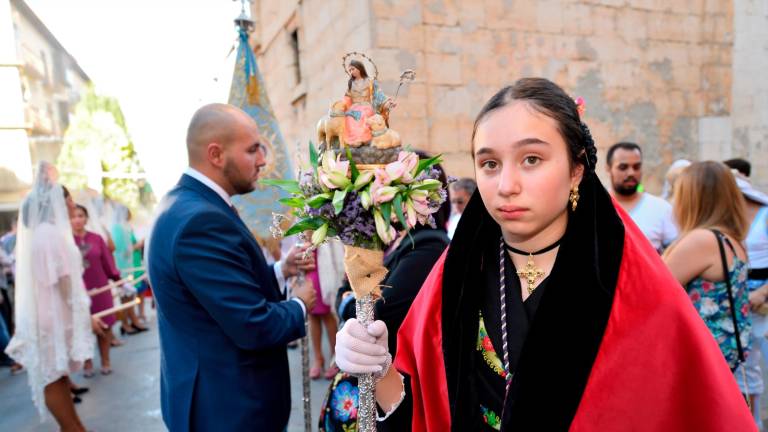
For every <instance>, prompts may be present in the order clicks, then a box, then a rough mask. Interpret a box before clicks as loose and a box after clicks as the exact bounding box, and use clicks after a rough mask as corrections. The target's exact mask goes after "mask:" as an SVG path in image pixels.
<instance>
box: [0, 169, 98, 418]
mask: <svg viewBox="0 0 768 432" xmlns="http://www.w3.org/2000/svg"><path fill="white" fill-rule="evenodd" d="M82 273H83V267H82V256H81V254H80V251H79V250H78V249H77V247H76V246H75V243H74V240H73V237H72V231H71V228H70V222H69V215H68V209H67V204H66V201H65V198H64V192H63V189H62V187H61V185H59V184H58V183H56V171H55V168H54V167H53V166H52V165H50V164H49V163H47V162H41V163H40V165H39V166H38V170H37V177H36V179H35V183H34V185H33V187H32V191H31V192H30V193H29V195H27V197H26V198H25V199H24V202H23V203H22V206H21V211H20V213H19V223H18V239H17V241H16V308H15V319H16V332H15V334H14V336H13V338H12V339H11V341H10V343H9V344H8V347H7V349H6V352H7V353H8V354H9V355H10V356H11V357H12V358H13V359H14V360H16V361H18V362H19V363H21V364H23V365H24V367H25V368H26V369H27V377H28V379H29V386H30V388H31V390H32V400H33V402H34V403H35V406H36V407H37V409H38V411H39V413H40V417H41V420H45V419H46V418H47V412H46V410H45V407H46V406H47V407H48V409H49V410H50V411H51V413H52V414H53V415H54V417H55V418H56V421H57V422H58V423H59V425H60V426H61V428H62V430H84V428H83V426H82V424H81V423H80V419H79V418H78V416H77V413H76V411H75V408H74V405H73V403H72V397H71V396H70V393H69V392H70V388H69V378H68V375H69V374H70V373H71V372H74V371H76V370H78V369H79V368H80V367H81V366H82V363H83V362H84V361H85V360H86V359H88V358H91V357H93V335H92V334H91V331H92V320H91V314H90V298H89V297H88V295H87V294H86V291H85V287H84V286H83V279H82Z"/></svg>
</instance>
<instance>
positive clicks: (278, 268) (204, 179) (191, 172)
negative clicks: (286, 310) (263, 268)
mask: <svg viewBox="0 0 768 432" xmlns="http://www.w3.org/2000/svg"><path fill="white" fill-rule="evenodd" d="M184 174H186V175H188V176H190V177H192V178H193V179H195V180H197V181H199V182H200V183H202V184H204V185H206V186H207V187H208V188H209V189H211V190H212V191H214V192H216V194H217V195H218V196H220V197H221V199H223V200H224V202H225V203H227V205H228V206H230V207H234V205H233V204H232V197H230V196H229V194H228V193H227V191H225V190H224V188H223V187H221V186H220V185H219V184H218V183H216V182H215V181H213V180H211V179H210V178H209V177H208V176H206V175H205V174H203V173H201V172H200V171H198V170H196V169H194V168H192V167H187V169H186V170H185V171H184ZM272 269H273V270H274V272H275V279H277V285H278V286H279V288H280V293H281V294H285V286H286V283H285V276H283V261H282V260H280V261H277V262H276V263H275V264H274V265H273V266H272ZM291 300H295V301H296V302H298V303H299V304H300V305H301V310H302V311H304V316H306V315H307V306H306V305H305V304H304V302H303V301H301V299H299V298H297V297H293V298H292V299H291Z"/></svg>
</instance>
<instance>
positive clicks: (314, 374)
mask: <svg viewBox="0 0 768 432" xmlns="http://www.w3.org/2000/svg"><path fill="white" fill-rule="evenodd" d="M322 374H323V368H321V367H320V366H313V367H312V369H310V370H309V377H310V378H311V379H313V380H318V379H320V375H322Z"/></svg>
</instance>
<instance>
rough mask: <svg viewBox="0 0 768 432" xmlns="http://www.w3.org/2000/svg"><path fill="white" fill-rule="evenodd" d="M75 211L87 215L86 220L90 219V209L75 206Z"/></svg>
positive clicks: (78, 205)
mask: <svg viewBox="0 0 768 432" xmlns="http://www.w3.org/2000/svg"><path fill="white" fill-rule="evenodd" d="M75 210H80V211H82V212H83V213H84V214H85V218H86V219H88V218H90V216H88V209H87V208H85V206H84V205H80V204H75Z"/></svg>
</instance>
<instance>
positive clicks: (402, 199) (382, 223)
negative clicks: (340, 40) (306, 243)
mask: <svg viewBox="0 0 768 432" xmlns="http://www.w3.org/2000/svg"><path fill="white" fill-rule="evenodd" d="M328 147H329V146H328ZM309 161H310V165H311V166H310V167H309V169H307V170H305V171H302V172H300V173H299V176H298V178H299V180H262V181H261V183H262V184H265V185H271V186H276V187H279V188H281V189H283V190H285V191H286V192H288V193H289V194H290V197H288V198H283V199H281V200H280V202H281V203H282V204H284V205H286V206H288V207H290V208H291V209H292V212H291V213H292V216H293V217H295V220H296V222H295V224H294V225H293V226H291V227H290V228H288V229H287V230H286V231H285V232H282V230H280V229H279V228H278V224H277V223H276V224H275V230H274V231H275V232H276V234H278V235H279V234H282V235H285V236H290V235H297V234H298V235H304V233H305V232H307V231H312V232H313V233H312V236H311V243H312V245H313V246H315V247H316V246H317V245H319V244H321V243H322V242H324V241H325V240H326V239H327V238H329V237H335V238H338V239H339V240H340V241H341V242H342V243H343V244H344V267H345V270H346V273H347V277H348V278H349V282H350V285H351V287H352V290H353V292H354V294H355V299H356V309H357V319H358V320H359V321H360V323H362V324H363V325H368V324H370V323H371V322H373V304H374V302H375V301H376V300H377V299H379V298H380V296H381V291H380V283H381V281H382V280H383V279H384V277H385V276H386V274H387V270H386V268H385V267H384V249H385V247H387V246H388V245H390V244H391V243H392V242H393V241H395V240H396V239H397V238H398V237H399V235H398V233H399V232H402V231H407V230H410V229H411V228H414V227H415V226H417V224H430V225H433V226H434V224H435V221H434V218H433V216H432V215H433V213H435V212H436V211H437V210H438V209H439V208H440V206H441V204H442V203H443V202H445V200H446V195H447V193H446V190H445V185H444V184H443V183H442V182H441V181H440V180H439V171H438V170H437V169H436V168H435V167H434V165H436V164H438V163H440V161H441V158H440V156H435V157H431V158H424V159H420V158H419V156H418V155H417V154H416V153H414V152H411V151H400V152H399V154H398V157H397V160H396V161H394V162H391V163H389V164H380V165H358V164H356V163H355V161H354V160H353V158H352V155H351V153H350V150H349V148H348V147H345V148H342V149H338V150H333V149H330V148H328V149H326V150H325V151H324V152H323V153H322V154H319V153H318V151H317V150H316V149H315V147H314V145H312V143H310V145H309ZM277 216H278V217H277V219H278V220H279V219H281V218H282V217H285V216H284V215H277ZM373 385H374V381H373V378H372V376H370V375H369V376H363V377H360V380H359V386H360V412H359V417H358V418H359V419H360V421H361V424H360V426H363V424H365V423H368V422H369V421H370V422H373V423H372V424H373V428H374V429H370V426H369V428H361V430H375V405H374V400H373ZM371 419H372V420H371ZM370 424H371V423H369V425H370Z"/></svg>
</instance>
